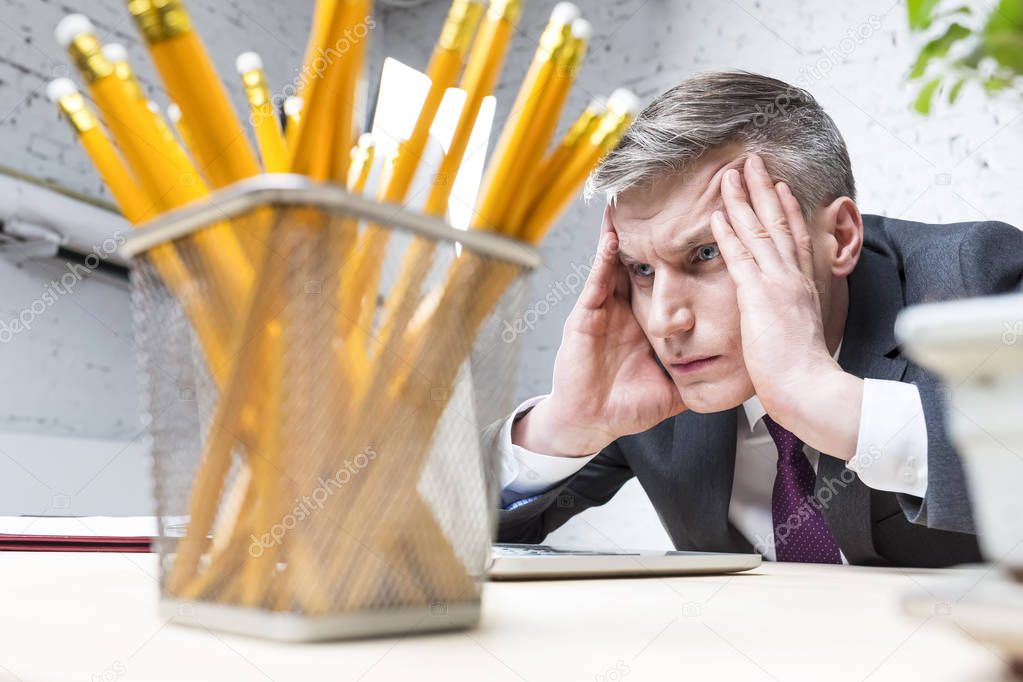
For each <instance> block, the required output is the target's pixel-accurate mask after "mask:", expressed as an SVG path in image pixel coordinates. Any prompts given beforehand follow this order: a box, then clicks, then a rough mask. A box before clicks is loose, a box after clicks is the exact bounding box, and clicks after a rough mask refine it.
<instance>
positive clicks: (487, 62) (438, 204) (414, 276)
mask: <svg viewBox="0 0 1023 682" xmlns="http://www.w3.org/2000/svg"><path fill="white" fill-rule="evenodd" d="M521 14H522V3H521V2H519V1H518V0H492V1H491V3H490V6H489V7H488V8H487V11H486V13H485V15H484V17H483V21H482V23H481V24H480V27H479V30H478V31H477V33H476V38H475V40H473V43H472V49H471V51H470V53H469V59H468V62H467V63H466V65H465V73H463V74H462V79H461V83H460V87H461V88H462V89H463V90H465V91H466V97H465V103H464V104H463V105H462V111H461V112H460V114H459V116H458V123H457V124H456V125H455V133H454V136H453V137H452V139H451V144H450V145H449V146H448V152H447V154H445V155H444V158H443V159H442V160H441V163H440V168H439V169H438V171H437V177H438V178H439V179H440V180H439V181H438V182H435V183H434V184H433V186H432V187H431V188H430V193H429V194H428V195H427V198H426V206H425V209H424V212H425V213H427V214H428V215H434V216H440V217H443V216H445V215H446V214H447V209H448V200H449V199H450V197H451V188H452V186H453V185H454V178H455V176H456V175H457V174H458V169H459V167H460V166H461V165H462V159H463V158H464V156H465V151H466V147H467V146H468V144H469V136H470V135H471V134H472V129H473V127H474V126H475V125H476V119H477V118H478V117H479V112H480V106H481V105H482V103H483V100H484V98H485V97H487V96H488V95H490V94H491V93H492V92H493V90H494V86H495V85H496V84H497V78H498V76H499V75H500V73H501V67H502V65H503V64H504V59H505V55H506V53H507V50H508V44H509V42H510V40H511V35H512V33H513V32H514V30H515V26H516V25H517V24H518V21H519V18H520V16H521ZM435 249H436V243H435V242H433V241H432V240H429V239H416V240H413V242H412V244H411V246H410V247H409V248H408V250H407V251H406V252H405V256H404V258H403V259H402V265H401V274H400V275H399V278H398V281H397V282H396V283H395V285H394V286H393V287H392V288H391V292H390V294H389V295H388V297H387V301H386V303H385V308H384V313H383V325H382V327H381V332H380V334H379V337H380V339H381V343H380V351H379V352H378V353H377V355H376V357H377V358H378V359H380V358H382V359H384V361H385V362H386V361H387V359H386V357H385V355H386V353H387V349H388V348H390V347H391V344H394V343H397V342H398V337H399V336H400V335H401V333H402V331H403V330H404V328H405V326H406V324H407V323H408V318H409V316H410V315H412V313H413V312H414V311H413V310H410V309H409V306H408V303H407V302H408V301H410V300H414V299H418V297H419V290H420V288H421V287H422V284H423V281H424V280H425V278H426V274H427V272H429V267H430V264H431V262H432V256H433V252H434V250H435Z"/></svg>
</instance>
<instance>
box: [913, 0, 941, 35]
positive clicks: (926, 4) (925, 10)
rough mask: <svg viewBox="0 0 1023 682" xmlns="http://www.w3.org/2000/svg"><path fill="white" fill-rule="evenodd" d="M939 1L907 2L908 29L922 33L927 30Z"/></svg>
mask: <svg viewBox="0 0 1023 682" xmlns="http://www.w3.org/2000/svg"><path fill="white" fill-rule="evenodd" d="M939 2H940V0H908V1H907V3H906V11H907V12H908V14H909V28H911V29H912V30H914V31H922V30H924V29H926V28H929V27H930V25H931V22H932V21H934V10H935V9H937V7H938V3H939Z"/></svg>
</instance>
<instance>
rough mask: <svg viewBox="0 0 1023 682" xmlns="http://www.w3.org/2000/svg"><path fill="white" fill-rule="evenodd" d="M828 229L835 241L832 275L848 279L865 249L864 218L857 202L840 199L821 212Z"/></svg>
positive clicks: (844, 198)
mask: <svg viewBox="0 0 1023 682" xmlns="http://www.w3.org/2000/svg"><path fill="white" fill-rule="evenodd" d="M821 213H822V215H821V217H822V218H824V221H825V223H826V226H827V227H826V229H827V231H828V232H830V233H831V234H832V236H833V237H834V240H835V252H834V253H833V254H832V255H831V274H832V275H833V276H835V277H847V276H848V275H849V273H851V272H852V271H853V268H855V267H856V263H857V262H858V261H859V259H860V251H861V249H862V248H863V217H862V216H861V215H860V209H859V207H857V206H856V202H855V201H853V200H852V199H850V198H849V197H839V198H838V199H835V200H834V201H832V202H831V203H830V204H828V206H827V207H826V208H825V209H824V211H822V212H821Z"/></svg>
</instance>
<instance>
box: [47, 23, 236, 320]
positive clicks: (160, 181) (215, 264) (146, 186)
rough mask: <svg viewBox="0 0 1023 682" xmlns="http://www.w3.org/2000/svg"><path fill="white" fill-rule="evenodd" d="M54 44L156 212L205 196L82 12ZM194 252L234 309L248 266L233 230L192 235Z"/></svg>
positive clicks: (223, 304)
mask: <svg viewBox="0 0 1023 682" xmlns="http://www.w3.org/2000/svg"><path fill="white" fill-rule="evenodd" d="M55 36H56V38H57V42H58V43H59V44H61V45H64V46H65V47H67V49H68V51H69V52H70V54H71V56H72V57H73V58H74V60H75V63H76V64H77V65H78V67H79V70H80V72H81V73H82V76H83V77H84V79H85V80H86V82H87V83H88V86H89V92H90V94H91V95H92V99H93V101H94V102H96V105H97V106H98V107H99V109H100V111H101V112H102V114H103V120H104V121H105V122H106V124H107V127H108V128H109V129H110V132H111V134H112V135H113V138H114V140H115V142H116V143H117V146H118V148H119V149H120V150H121V152H122V153H123V154H124V157H125V159H126V160H127V161H128V165H129V167H130V168H131V170H132V174H133V175H134V176H135V177H136V179H137V180H138V183H139V186H140V187H141V188H142V189H143V191H144V192H145V193H146V196H147V199H148V201H150V202H151V203H153V204H155V205H156V206H157V207H158V208H159V209H160V210H166V209H170V208H175V207H177V206H180V205H182V204H185V203H188V202H191V201H194V200H196V199H199V198H201V197H203V196H205V195H206V194H207V190H206V186H205V184H204V183H203V181H202V178H201V177H200V176H199V174H198V173H197V172H196V169H195V167H194V166H192V164H191V163H190V162H189V161H188V159H187V156H186V155H185V154H184V153H183V152H182V151H181V150H180V148H178V149H175V147H177V145H176V144H171V141H168V140H167V139H166V137H165V136H164V134H163V133H162V132H161V131H160V127H159V125H158V124H157V122H156V120H155V119H154V117H153V113H152V112H151V111H150V110H149V108H148V107H147V104H146V102H145V100H143V99H139V98H138V97H137V96H136V95H135V92H134V88H132V87H131V85H130V83H126V82H125V81H122V80H121V79H120V78H118V76H117V75H116V73H115V71H114V67H113V65H112V64H111V63H110V61H109V60H107V58H106V57H105V56H104V55H103V52H102V46H101V45H100V42H99V39H98V38H97V37H96V33H95V29H94V28H93V25H92V22H90V21H89V20H88V18H86V17H84V16H82V15H80V14H79V15H69V16H67V17H64V19H62V20H61V22H60V23H59V24H58V25H57V29H56V31H55ZM195 240H196V244H197V246H198V247H199V254H200V255H201V256H202V258H203V259H204V262H205V264H206V267H207V268H209V271H210V272H211V273H213V276H214V277H215V280H216V282H217V289H218V291H217V292H216V293H217V294H218V295H219V297H220V299H221V300H220V301H219V308H220V309H221V310H223V311H228V310H233V309H235V306H236V302H237V301H238V300H243V299H242V298H240V297H244V296H247V294H248V291H249V289H250V287H251V285H252V281H253V270H252V266H251V264H250V261H249V259H248V258H247V257H246V253H245V251H243V250H242V248H241V246H240V245H239V243H238V240H237V238H236V236H235V235H234V233H233V232H232V230H231V229H230V228H229V227H227V226H220V227H217V228H213V229H209V230H201V231H199V232H197V233H196V235H195Z"/></svg>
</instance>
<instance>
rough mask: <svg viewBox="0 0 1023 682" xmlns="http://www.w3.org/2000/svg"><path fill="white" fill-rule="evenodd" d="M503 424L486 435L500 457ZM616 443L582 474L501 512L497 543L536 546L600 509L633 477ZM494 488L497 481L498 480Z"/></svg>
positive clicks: (489, 443) (486, 439) (495, 425)
mask: <svg viewBox="0 0 1023 682" xmlns="http://www.w3.org/2000/svg"><path fill="white" fill-rule="evenodd" d="M504 424H505V420H501V421H499V422H496V423H495V424H492V425H491V426H490V427H488V428H487V430H486V432H485V433H484V442H485V443H487V447H490V448H493V449H494V452H495V458H496V457H497V456H498V455H499V451H498V449H499V443H498V440H499V438H500V432H501V430H502V427H503V426H504ZM633 475H634V474H633V472H632V469H631V468H630V467H629V465H628V464H627V463H626V461H625V457H624V456H623V455H622V451H621V448H620V447H619V445H618V443H617V442H614V443H611V444H610V445H608V446H607V447H606V448H604V449H603V450H601V451H600V452H599V453H597V455H596V456H595V457H593V459H591V460H590V461H589V462H588V463H587V464H586V465H585V466H584V467H582V468H581V469H580V470H579V471H577V472H576V473H574V474H572V475H571V476H569V477H568V478H566V479H565V480H563V481H561V482H559V483H558V484H556V485H555V486H554V487H552V488H551V489H549V490H546V491H544V492H541V493H539V494H537V495H534V496H532V497H529V498H526V499H524V500H519V501H518V502H516V503H514V504H512V505H509V508H508V509H498V512H497V514H498V516H497V541H498V542H520V543H529V544H535V543H539V542H543V540H544V538H546V537H547V535H548V534H549V533H551V532H552V531H554V530H555V529H557V528H559V527H561V526H562V525H563V524H564V523H565V522H566V521H568V520H569V519H570V518H572V517H573V516H575V515H576V514H578V513H579V512H581V511H584V510H586V509H589V508H590V507H599V506H600V505H602V504H604V503H605V502H607V501H608V500H610V499H611V498H612V497H614V496H615V493H617V492H618V491H619V490H620V489H621V487H622V486H623V485H625V483H626V482H627V481H628V480H629V479H630V478H632V477H633ZM494 483H495V484H496V483H497V481H496V480H495V482H494Z"/></svg>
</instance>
